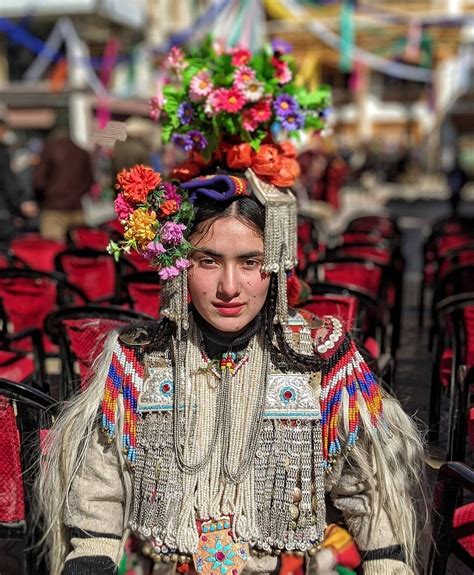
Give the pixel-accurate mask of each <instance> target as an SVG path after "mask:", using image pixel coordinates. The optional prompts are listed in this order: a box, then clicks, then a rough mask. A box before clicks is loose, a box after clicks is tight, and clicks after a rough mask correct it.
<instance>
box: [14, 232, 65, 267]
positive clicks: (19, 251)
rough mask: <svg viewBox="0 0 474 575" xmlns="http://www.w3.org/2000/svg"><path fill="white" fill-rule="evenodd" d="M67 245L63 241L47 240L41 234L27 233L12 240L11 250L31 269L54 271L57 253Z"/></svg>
mask: <svg viewBox="0 0 474 575" xmlns="http://www.w3.org/2000/svg"><path fill="white" fill-rule="evenodd" d="M65 247H66V245H65V244H64V243H63V242H57V241H55V240H47V239H45V238H43V237H42V236H40V235H39V234H25V235H22V236H19V237H17V238H14V239H13V240H12V242H11V244H10V251H11V253H12V254H13V255H14V256H16V257H17V258H19V260H21V261H22V262H24V263H25V264H26V265H27V266H28V267H30V268H31V269H34V270H38V271H42V272H52V271H53V270H54V258H55V256H56V254H58V253H59V252H61V251H63V250H64V249H65Z"/></svg>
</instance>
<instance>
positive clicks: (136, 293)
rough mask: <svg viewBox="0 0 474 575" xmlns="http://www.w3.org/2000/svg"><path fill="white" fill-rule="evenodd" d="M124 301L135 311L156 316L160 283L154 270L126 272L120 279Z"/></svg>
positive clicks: (158, 310) (158, 307)
mask: <svg viewBox="0 0 474 575" xmlns="http://www.w3.org/2000/svg"><path fill="white" fill-rule="evenodd" d="M122 289H123V291H124V294H125V301H126V302H127V303H129V305H130V307H131V308H132V309H134V310H135V311H139V312H141V313H146V314H147V315H149V316H151V317H154V318H157V317H158V316H159V312H160V304H161V294H160V291H161V285H160V280H159V276H158V274H157V273H156V271H153V272H136V273H132V274H127V275H126V276H124V278H123V279H122Z"/></svg>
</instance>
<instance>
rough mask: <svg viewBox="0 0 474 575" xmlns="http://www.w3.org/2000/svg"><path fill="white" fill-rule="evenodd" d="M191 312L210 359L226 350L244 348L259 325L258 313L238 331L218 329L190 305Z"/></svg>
mask: <svg viewBox="0 0 474 575" xmlns="http://www.w3.org/2000/svg"><path fill="white" fill-rule="evenodd" d="M192 313H193V318H194V321H195V322H196V325H197V326H198V328H199V329H200V331H201V333H202V336H203V340H204V346H205V348H206V353H207V355H208V357H210V358H211V359H214V358H216V357H220V356H221V355H222V354H224V353H226V352H228V351H236V352H238V351H241V350H243V349H245V348H246V347H247V345H248V343H249V341H250V339H251V338H252V337H253V336H254V335H255V334H256V333H257V331H258V330H259V328H260V325H261V317H260V314H259V315H257V316H256V317H255V318H254V319H253V320H252V321H251V322H250V323H248V324H247V325H246V326H245V327H244V328H243V329H241V330H239V331H234V332H228V331H220V330H218V329H216V328H215V327H214V326H212V325H211V324H210V323H209V322H208V321H206V320H205V319H204V318H203V317H202V316H201V315H200V313H199V312H198V311H197V310H196V308H195V307H192Z"/></svg>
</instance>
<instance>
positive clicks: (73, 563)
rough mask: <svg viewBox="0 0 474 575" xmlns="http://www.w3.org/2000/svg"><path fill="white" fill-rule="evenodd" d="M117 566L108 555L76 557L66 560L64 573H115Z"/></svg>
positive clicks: (92, 574) (98, 574)
mask: <svg viewBox="0 0 474 575" xmlns="http://www.w3.org/2000/svg"><path fill="white" fill-rule="evenodd" d="M114 573H117V566H116V565H115V563H114V562H113V561H112V559H111V558H110V557H107V556H106V555H100V556H97V555H95V556H93V557H76V558H75V559H70V560H69V561H66V564H65V565H64V569H63V573H62V575H114Z"/></svg>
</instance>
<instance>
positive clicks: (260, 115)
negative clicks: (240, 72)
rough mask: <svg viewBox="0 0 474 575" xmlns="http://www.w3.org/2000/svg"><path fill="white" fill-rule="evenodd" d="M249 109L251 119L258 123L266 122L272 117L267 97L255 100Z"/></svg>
mask: <svg viewBox="0 0 474 575" xmlns="http://www.w3.org/2000/svg"><path fill="white" fill-rule="evenodd" d="M251 110H252V117H253V119H254V120H255V121H256V122H258V123H260V122H267V121H268V120H269V119H270V118H271V117H272V109H271V107H270V100H269V99H268V98H266V99H265V100H261V101H260V102H257V104H255V106H253V107H252V108H251Z"/></svg>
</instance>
